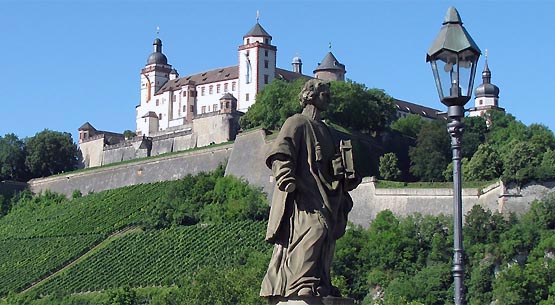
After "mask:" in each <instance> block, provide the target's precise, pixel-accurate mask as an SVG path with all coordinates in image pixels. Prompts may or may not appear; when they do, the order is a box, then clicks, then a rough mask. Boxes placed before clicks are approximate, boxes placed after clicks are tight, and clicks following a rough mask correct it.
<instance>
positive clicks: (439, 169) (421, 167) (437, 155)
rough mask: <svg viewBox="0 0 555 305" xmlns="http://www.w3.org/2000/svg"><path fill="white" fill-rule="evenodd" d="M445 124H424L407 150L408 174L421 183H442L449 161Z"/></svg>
mask: <svg viewBox="0 0 555 305" xmlns="http://www.w3.org/2000/svg"><path fill="white" fill-rule="evenodd" d="M446 130H447V129H446V127H445V123H444V122H441V121H436V122H432V123H428V124H425V125H424V126H423V127H422V129H421V130H420V133H418V137H417V139H416V146H415V147H411V148H410V149H409V157H410V160H411V167H410V172H411V173H412V174H413V175H415V176H416V177H418V178H420V179H421V180H423V181H443V180H444V176H443V172H444V170H445V169H446V168H447V164H448V163H449V162H450V161H451V150H450V144H449V143H450V142H449V135H448V134H447V131H446Z"/></svg>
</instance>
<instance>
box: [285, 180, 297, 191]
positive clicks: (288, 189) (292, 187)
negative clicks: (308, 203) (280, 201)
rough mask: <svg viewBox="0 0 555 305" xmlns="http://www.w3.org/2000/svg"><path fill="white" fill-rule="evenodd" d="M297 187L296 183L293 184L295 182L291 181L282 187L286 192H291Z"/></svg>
mask: <svg viewBox="0 0 555 305" xmlns="http://www.w3.org/2000/svg"><path fill="white" fill-rule="evenodd" d="M296 188H297V185H295V183H293V182H291V183H287V185H286V186H285V188H284V191H285V192H287V193H292V192H294V191H295V189H296Z"/></svg>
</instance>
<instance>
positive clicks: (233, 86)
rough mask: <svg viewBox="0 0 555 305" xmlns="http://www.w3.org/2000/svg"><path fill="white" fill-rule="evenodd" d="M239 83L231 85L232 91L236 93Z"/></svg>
mask: <svg viewBox="0 0 555 305" xmlns="http://www.w3.org/2000/svg"><path fill="white" fill-rule="evenodd" d="M236 87H237V83H235V82H233V83H231V91H235V90H236V89H237V88H236Z"/></svg>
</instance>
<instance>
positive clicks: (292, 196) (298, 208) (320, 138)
mask: <svg viewBox="0 0 555 305" xmlns="http://www.w3.org/2000/svg"><path fill="white" fill-rule="evenodd" d="M338 155H340V154H339V149H338V143H336V140H335V137H334V136H333V135H332V134H331V131H330V129H329V128H328V127H327V126H326V125H325V124H324V123H323V122H319V121H315V120H312V119H310V118H308V117H307V116H305V115H302V114H297V115H294V116H292V117H290V118H289V119H287V120H286V121H285V123H284V125H283V127H282V129H281V131H280V132H279V135H278V137H277V139H276V140H275V141H274V143H273V146H272V148H271V150H270V152H269V156H268V158H267V159H266V165H267V166H268V167H270V168H272V170H273V172H274V176H275V177H276V188H275V190H274V193H273V198H272V206H271V209H270V218H269V223H268V228H267V232H266V240H267V241H269V242H271V243H273V244H274V245H275V246H274V251H273V254H272V258H271V261H270V264H269V266H268V270H267V272H266V275H265V277H264V280H263V282H262V287H261V291H260V295H261V296H263V297H274V296H280V297H286V298H287V297H290V296H297V295H298V293H299V292H301V293H302V294H303V295H305V294H306V292H307V291H310V294H311V295H313V296H326V295H329V294H330V293H331V292H332V286H331V277H330V267H331V262H332V257H333V252H334V249H335V241H336V240H337V239H338V238H339V237H341V236H342V235H343V234H344V232H345V226H346V223H347V213H348V212H349V211H350V210H351V208H352V200H351V198H350V196H349V194H348V193H347V192H346V191H344V189H343V183H342V181H341V178H339V177H338V176H337V175H336V176H334V171H333V166H332V160H334V158H335V159H336V158H337V156H338ZM289 182H294V183H295V184H296V189H295V191H293V192H291V193H287V192H284V191H282V189H284V188H283V187H282V188H281V189H280V187H279V186H280V185H282V184H284V183H289Z"/></svg>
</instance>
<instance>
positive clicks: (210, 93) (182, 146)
mask: <svg viewBox="0 0 555 305" xmlns="http://www.w3.org/2000/svg"><path fill="white" fill-rule="evenodd" d="M153 47H154V50H153V52H152V53H151V54H150V55H149V56H148V58H147V61H146V65H145V66H144V68H143V69H142V70H141V73H140V80H141V81H140V102H139V104H138V105H137V106H136V128H135V135H134V136H129V135H127V137H126V136H124V135H123V134H120V133H115V132H109V131H102V130H97V129H96V128H95V127H93V126H92V124H90V123H88V122H87V123H85V124H83V125H82V126H81V127H80V128H79V150H80V154H81V166H82V167H97V166H102V165H107V164H112V163H117V162H121V161H125V160H132V159H136V158H142V157H149V156H157V155H163V154H165V153H168V152H178V151H183V152H182V153H177V154H171V155H166V156H159V157H157V158H147V159H144V160H137V162H131V163H123V164H114V166H110V167H100V168H98V169H91V170H87V171H84V172H76V173H67V174H63V175H58V176H52V177H47V178H42V179H34V180H31V181H30V182H29V187H30V188H31V190H32V191H33V192H35V193H38V192H41V191H44V190H46V189H49V190H51V191H55V192H59V193H63V194H66V195H68V196H69V195H70V194H71V193H72V192H73V191H74V190H79V191H81V193H83V194H87V193H90V192H98V191H103V190H107V189H112V188H118V187H123V186H127V185H133V184H139V183H150V182H157V181H165V180H174V179H180V178H182V177H184V176H186V175H187V174H196V173H198V172H201V171H211V170H213V169H215V168H216V167H217V166H218V165H219V164H221V163H227V168H226V175H234V176H237V177H240V178H242V179H245V180H246V181H248V182H249V183H250V184H251V185H254V186H256V187H261V188H263V189H264V191H266V192H267V193H268V194H269V196H271V193H272V189H273V188H272V186H273V177H272V175H271V172H270V170H268V169H267V168H266V167H265V166H264V156H265V154H266V150H267V148H268V144H269V142H271V140H268V139H266V135H265V133H264V132H263V131H262V130H254V131H250V132H246V133H241V134H239V131H240V126H239V118H240V116H241V115H242V114H244V112H245V111H247V110H248V108H249V107H250V106H251V105H253V104H254V103H255V102H256V94H257V93H258V92H260V91H261V90H262V89H263V88H264V87H265V86H266V85H267V84H269V83H270V82H271V81H272V80H274V79H276V78H278V79H283V80H286V81H293V80H295V79H298V78H300V77H305V78H318V79H323V80H330V81H344V80H345V74H346V72H347V71H346V69H345V65H344V64H342V63H340V62H339V61H338V60H337V58H336V57H335V55H334V54H332V53H331V52H328V53H327V54H326V55H325V56H324V58H323V60H322V62H320V63H318V65H317V67H316V68H315V69H314V70H313V74H312V76H308V75H305V74H303V71H302V61H301V59H300V58H299V57H297V56H295V57H294V58H293V60H292V69H291V70H286V69H282V68H278V67H276V52H277V47H276V46H274V45H272V36H271V35H270V34H269V33H268V32H267V31H266V30H265V29H264V28H263V27H262V26H261V25H260V24H259V23H258V21H257V22H256V24H255V25H254V26H253V27H252V29H251V30H250V31H248V32H247V33H246V34H245V35H244V36H243V43H242V44H241V45H240V46H239V47H238V64H237V65H236V66H230V67H223V68H216V69H212V70H210V71H205V72H200V73H196V74H192V75H188V76H185V77H179V74H178V72H177V70H176V69H174V68H173V67H172V65H170V64H169V63H168V59H167V57H166V55H165V54H164V53H163V52H162V41H161V40H160V39H158V38H156V39H155V40H154V42H153ZM482 79H483V83H482V84H481V85H479V86H478V87H477V88H476V90H475V106H474V107H473V108H471V109H470V111H469V112H470V114H469V115H470V116H479V115H484V113H485V111H487V110H491V109H497V110H500V111H504V110H503V109H502V108H500V107H499V106H498V101H499V88H497V86H495V85H493V84H491V71H490V70H489V67H488V65H487V58H486V64H485V68H484V71H483V73H482ZM394 102H395V106H396V108H397V117H399V118H400V117H406V116H407V115H409V114H417V115H420V116H421V117H422V118H424V119H426V120H435V119H439V118H444V116H443V115H441V114H440V113H439V111H438V110H436V109H433V108H428V107H425V106H421V105H417V104H413V103H410V102H407V101H401V100H397V99H394ZM229 141H234V142H233V143H226V142H229ZM221 143H224V144H222V145H216V146H210V145H212V144H221ZM201 147H206V148H204V149H199V150H191V149H192V148H201ZM371 153H372V154H379V151H374V150H372V152H371ZM367 157H368V158H371V159H376V160H377V158H378V157H379V155H370V153H369V155H368V156H367ZM245 164H249V166H245ZM554 188H555V186H553V185H541V186H533V187H532V188H531V191H527V190H521V189H520V188H511V187H506V186H504V185H502V184H500V183H497V184H494V185H492V186H489V187H488V188H486V189H470V190H465V191H464V192H463V197H464V205H465V206H464V211H465V212H467V211H468V210H470V208H471V207H472V206H473V205H475V204H479V205H482V206H483V207H484V208H487V209H490V210H497V211H500V212H513V211H515V212H520V211H524V210H526V209H527V206H528V205H529V203H530V202H531V201H532V200H534V199H536V198H540V197H541V196H542V195H543V194H544V193H545V192H547V191H550V190H552V189H554ZM523 194H524V195H523ZM352 197H353V200H354V204H355V206H354V210H353V212H352V213H351V216H350V218H351V219H350V220H351V221H353V222H354V223H356V224H362V225H367V224H368V222H369V221H370V220H371V219H373V217H374V216H375V215H376V214H377V213H378V212H379V211H381V210H383V209H390V210H392V211H393V212H395V213H396V214H399V215H408V214H411V213H415V212H420V213H424V214H441V213H443V214H449V213H451V205H452V190H450V189H420V190H414V189H413V190H407V189H393V190H386V189H377V188H376V185H375V183H374V181H373V180H372V179H370V177H367V178H365V180H364V182H363V183H362V184H361V185H360V186H359V188H357V189H356V190H354V191H353V192H352Z"/></svg>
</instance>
